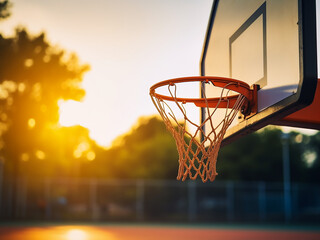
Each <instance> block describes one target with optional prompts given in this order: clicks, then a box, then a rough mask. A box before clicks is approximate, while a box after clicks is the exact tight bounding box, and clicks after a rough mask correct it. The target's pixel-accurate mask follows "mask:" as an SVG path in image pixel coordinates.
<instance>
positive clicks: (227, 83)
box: [150, 76, 257, 108]
mask: <svg viewBox="0 0 320 240" xmlns="http://www.w3.org/2000/svg"><path fill="white" fill-rule="evenodd" d="M187 82H205V83H209V82H211V83H212V84H213V85H214V86H216V87H220V88H226V89H229V90H231V91H234V92H237V93H239V94H242V95H243V96H245V98H246V99H247V100H248V101H249V102H255V101H256V91H257V87H254V89H251V88H250V86H249V85H248V84H247V83H245V82H242V81H239V80H236V79H232V78H223V77H207V76H199V77H183V78H174V79H169V80H165V81H162V82H159V83H156V84H154V85H153V86H152V87H151V88H150V95H151V96H154V97H156V98H158V99H160V100H167V101H178V102H182V103H194V104H195V105H196V106H198V107H206V106H207V104H208V106H209V107H219V108H227V107H232V106H233V104H234V103H235V101H236V100H237V98H238V96H239V94H237V95H231V96H227V97H224V98H223V99H221V98H220V97H216V98H173V97H171V96H166V95H162V94H159V93H156V89H157V88H159V87H163V86H170V85H174V84H176V83H187ZM218 103H219V106H217V104H218Z"/></svg>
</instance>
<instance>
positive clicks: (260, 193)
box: [258, 182, 267, 222]
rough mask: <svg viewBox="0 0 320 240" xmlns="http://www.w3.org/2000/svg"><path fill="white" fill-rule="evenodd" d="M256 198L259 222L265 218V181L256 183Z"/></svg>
mask: <svg viewBox="0 0 320 240" xmlns="http://www.w3.org/2000/svg"><path fill="white" fill-rule="evenodd" d="M258 199H259V219H260V221H261V222H264V221H265V220H266V213H267V211H266V208H267V205H266V183H265V182H259V183H258Z"/></svg>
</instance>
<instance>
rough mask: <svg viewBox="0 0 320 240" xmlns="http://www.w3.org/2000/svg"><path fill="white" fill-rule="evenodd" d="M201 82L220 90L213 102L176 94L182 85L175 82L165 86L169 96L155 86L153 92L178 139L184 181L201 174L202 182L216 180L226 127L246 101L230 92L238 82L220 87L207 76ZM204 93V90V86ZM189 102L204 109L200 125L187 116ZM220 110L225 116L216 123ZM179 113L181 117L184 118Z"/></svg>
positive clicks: (159, 107)
mask: <svg viewBox="0 0 320 240" xmlns="http://www.w3.org/2000/svg"><path fill="white" fill-rule="evenodd" d="M184 83H187V82H184ZM180 84H181V83H180ZM200 84H201V86H202V87H204V84H208V86H210V87H213V88H217V89H219V92H220V96H219V97H218V98H215V101H212V98H211V99H210V98H207V97H206V96H205V94H204V96H202V98H201V99H200V100H201V103H198V104H195V103H194V102H195V101H196V99H192V100H191V101H185V100H184V99H181V98H179V97H178V96H177V88H178V86H179V84H178V83H175V82H170V83H169V84H167V85H166V87H167V96H169V97H168V98H163V95H159V94H156V93H155V90H154V89H152V90H151V91H150V95H151V98H152V101H153V103H154V105H155V106H156V108H157V110H158V112H159V113H160V115H161V117H162V118H163V121H164V123H165V125H166V127H167V129H168V130H169V131H170V132H171V134H172V135H173V137H174V139H175V141H176V145H177V149H178V153H179V170H178V176H177V179H178V180H182V181H184V180H185V179H187V178H188V177H189V178H190V179H192V180H195V179H196V178H197V177H200V178H201V179H202V181H203V182H207V181H208V180H210V181H213V180H215V178H216V176H217V175H218V173H217V171H216V163H217V157H218V152H219V149H220V146H221V142H222V140H223V137H224V135H225V133H226V130H227V128H228V127H229V126H230V124H231V123H232V121H233V120H234V118H235V117H236V116H237V114H238V112H239V110H241V107H242V106H243V105H244V103H245V102H246V97H245V96H244V95H242V94H237V95H231V94H233V93H234V92H233V91H231V90H230V88H232V87H231V85H237V84H238V83H235V82H232V81H228V82H226V83H225V84H224V85H223V86H221V84H219V86H218V87H217V86H215V84H214V82H211V81H208V80H207V79H204V80H201V81H200ZM202 92H203V93H204V92H205V91H204V89H203V91H202ZM187 100H190V99H187ZM194 100H195V101H194ZM188 102H189V103H190V102H191V104H192V106H193V107H195V108H198V107H199V106H201V107H203V108H204V110H205V113H206V114H205V116H206V119H204V120H203V121H202V123H201V124H198V123H196V122H195V121H194V120H191V119H190V118H189V117H188V112H187V109H189V108H186V107H185V106H186V104H188ZM218 111H220V112H221V111H223V118H222V120H221V121H218V122H216V121H213V118H214V116H215V114H216V113H217V112H218ZM177 116H180V117H181V116H182V119H180V117H177ZM188 126H189V127H188ZM190 126H191V127H190ZM204 126H209V129H206V131H204ZM207 128H208V127H207ZM190 129H193V131H190Z"/></svg>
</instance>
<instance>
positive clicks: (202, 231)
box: [0, 224, 320, 240]
mask: <svg viewBox="0 0 320 240" xmlns="http://www.w3.org/2000/svg"><path fill="white" fill-rule="evenodd" d="M0 239H1V240H40V239H41V240H43V239H46V240H100V239H101V240H151V239H152V240H160V239H161V240H163V239H166V240H179V239H183V240H194V239H201V240H209V239H214V240H220V239H223V240H251V239H252V240H256V239H259V240H270V239H272V240H277V239H279V240H280V239H281V240H286V239H288V240H289V239H290V240H298V239H299V240H301V239H303V240H319V239H320V228H318V229H317V228H309V229H303V228H299V227H290V228H280V227H248V226H242V227H236V226H234V227H233V226H214V225H213V226H202V227H201V226H192V225H190V226H188V225H172V226H171V225H107V224H106V225H103V224H98V225H53V224H50V225H43V224H39V226H37V224H32V225H29V226H28V225H25V226H23V225H19V226H17V225H12V224H11V225H5V224H2V225H0Z"/></svg>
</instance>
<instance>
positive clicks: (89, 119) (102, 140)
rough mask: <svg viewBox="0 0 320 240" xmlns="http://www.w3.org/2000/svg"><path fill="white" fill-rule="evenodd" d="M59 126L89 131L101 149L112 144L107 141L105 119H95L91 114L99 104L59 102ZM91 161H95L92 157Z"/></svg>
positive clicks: (72, 101)
mask: <svg viewBox="0 0 320 240" xmlns="http://www.w3.org/2000/svg"><path fill="white" fill-rule="evenodd" d="M58 105H59V124H60V125H61V126H63V127H71V126H77V125H79V126H82V127H85V128H87V129H88V130H89V136H90V138H91V139H93V140H94V141H95V142H96V143H97V144H98V145H100V146H101V147H108V145H110V143H109V142H108V139H107V134H106V132H107V131H108V129H107V128H108V127H109V126H108V124H106V123H105V120H103V117H100V118H99V117H93V116H92V114H90V113H91V112H92V111H93V110H94V109H96V108H95V106H94V105H97V103H93V102H89V103H88V102H77V101H74V100H68V101H64V100H59V101H58ZM89 159H94V157H93V156H92V155H90V157H89Z"/></svg>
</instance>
